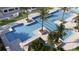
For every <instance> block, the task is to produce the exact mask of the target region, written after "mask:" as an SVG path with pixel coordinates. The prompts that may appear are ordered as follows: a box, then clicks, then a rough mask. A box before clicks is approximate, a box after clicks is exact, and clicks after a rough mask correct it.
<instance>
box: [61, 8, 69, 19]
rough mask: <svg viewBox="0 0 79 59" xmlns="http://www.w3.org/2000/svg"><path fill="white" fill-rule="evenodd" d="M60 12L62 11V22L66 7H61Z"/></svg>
mask: <svg viewBox="0 0 79 59" xmlns="http://www.w3.org/2000/svg"><path fill="white" fill-rule="evenodd" d="M61 10H63V14H62V19H61V20H64V15H65V12H66V11H69V8H68V7H61Z"/></svg>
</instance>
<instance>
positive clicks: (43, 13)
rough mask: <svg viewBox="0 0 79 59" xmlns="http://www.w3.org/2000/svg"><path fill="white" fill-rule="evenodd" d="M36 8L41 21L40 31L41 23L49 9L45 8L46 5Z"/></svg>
mask: <svg viewBox="0 0 79 59" xmlns="http://www.w3.org/2000/svg"><path fill="white" fill-rule="evenodd" d="M38 10H39V13H40V18H41V22H42V28H41V31H43V23H44V21H45V20H46V16H47V15H48V10H49V9H48V8H46V7H41V8H38Z"/></svg>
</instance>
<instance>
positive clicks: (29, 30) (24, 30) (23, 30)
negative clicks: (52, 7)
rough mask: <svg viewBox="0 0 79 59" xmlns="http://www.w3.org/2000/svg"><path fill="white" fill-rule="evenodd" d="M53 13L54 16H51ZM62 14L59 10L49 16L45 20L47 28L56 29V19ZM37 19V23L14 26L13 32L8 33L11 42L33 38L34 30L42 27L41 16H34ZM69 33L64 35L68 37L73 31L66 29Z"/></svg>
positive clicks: (66, 16) (67, 14)
mask: <svg viewBox="0 0 79 59" xmlns="http://www.w3.org/2000/svg"><path fill="white" fill-rule="evenodd" d="M51 15H52V16H51ZM71 15H72V13H66V14H65V16H64V19H66V18H68V17H70V16H71ZM61 16H62V11H59V12H57V13H54V14H50V15H49V17H47V20H45V22H44V27H45V28H47V29H48V30H49V31H53V30H55V29H56V25H55V23H54V21H56V20H58V19H60V18H61ZM34 20H35V21H36V22H35V23H33V24H31V25H29V26H25V25H18V26H14V27H13V31H12V32H8V33H6V34H5V35H6V38H7V39H8V41H9V42H11V41H13V40H16V39H20V40H21V41H22V42H23V41H25V40H27V39H28V38H31V37H32V36H33V35H34V34H33V31H35V30H36V29H38V28H40V27H41V20H40V18H39V17H37V18H34ZM66 33H67V34H68V35H66V36H65V37H64V39H66V38H67V37H68V36H69V35H71V33H72V32H71V31H66Z"/></svg>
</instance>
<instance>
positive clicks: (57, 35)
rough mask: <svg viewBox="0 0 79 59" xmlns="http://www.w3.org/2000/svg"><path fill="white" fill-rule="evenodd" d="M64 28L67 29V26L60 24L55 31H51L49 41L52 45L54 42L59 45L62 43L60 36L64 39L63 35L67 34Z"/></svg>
mask: <svg viewBox="0 0 79 59" xmlns="http://www.w3.org/2000/svg"><path fill="white" fill-rule="evenodd" d="M64 30H65V26H64V25H63V24H60V26H57V29H56V30H55V31H53V32H50V33H49V34H48V43H49V44H50V45H53V44H56V45H58V44H59V43H60V42H59V38H61V39H63V36H64V35H66V33H65V32H64Z"/></svg>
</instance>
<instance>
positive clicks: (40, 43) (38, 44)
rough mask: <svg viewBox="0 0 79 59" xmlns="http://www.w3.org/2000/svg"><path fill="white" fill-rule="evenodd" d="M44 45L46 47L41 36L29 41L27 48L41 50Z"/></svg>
mask: <svg viewBox="0 0 79 59" xmlns="http://www.w3.org/2000/svg"><path fill="white" fill-rule="evenodd" d="M44 47H46V46H45V42H44V41H43V40H42V39H41V38H38V39H36V40H35V41H33V42H31V43H30V45H29V50H32V51H42V50H43V49H44ZM44 50H45V49H44Z"/></svg>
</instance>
